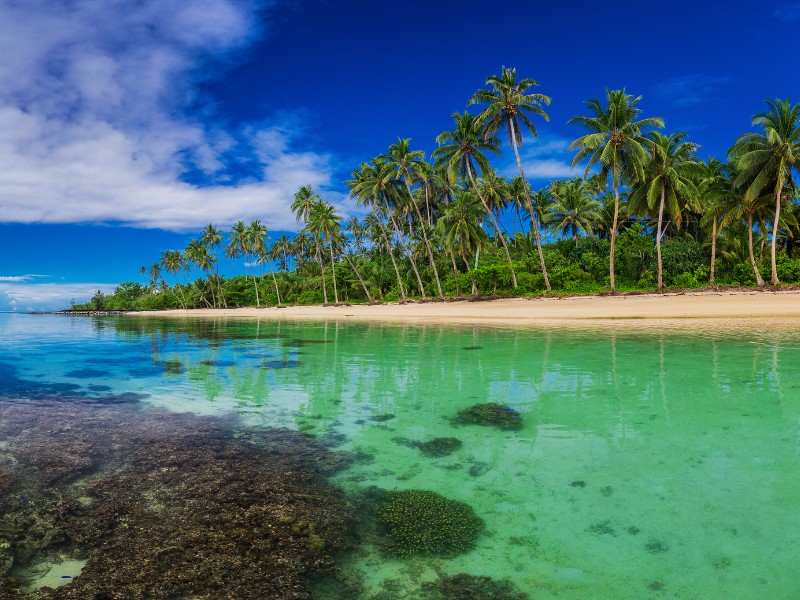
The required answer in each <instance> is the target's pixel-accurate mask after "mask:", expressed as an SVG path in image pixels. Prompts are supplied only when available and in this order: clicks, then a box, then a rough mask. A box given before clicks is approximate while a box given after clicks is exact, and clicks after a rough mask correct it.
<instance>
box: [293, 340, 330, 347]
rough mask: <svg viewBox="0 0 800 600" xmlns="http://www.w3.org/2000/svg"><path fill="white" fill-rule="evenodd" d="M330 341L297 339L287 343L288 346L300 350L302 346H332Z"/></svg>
mask: <svg viewBox="0 0 800 600" xmlns="http://www.w3.org/2000/svg"><path fill="white" fill-rule="evenodd" d="M330 343H331V342H330V340H307V339H300V338H295V339H293V340H289V341H288V342H286V345H287V346H295V347H297V348H299V347H300V346H313V345H315V344H330Z"/></svg>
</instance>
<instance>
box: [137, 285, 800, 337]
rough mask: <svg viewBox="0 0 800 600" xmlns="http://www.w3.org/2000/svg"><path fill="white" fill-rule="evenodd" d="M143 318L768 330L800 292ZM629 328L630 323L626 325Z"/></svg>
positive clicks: (792, 309) (793, 311)
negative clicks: (712, 326) (724, 326)
mask: <svg viewBox="0 0 800 600" xmlns="http://www.w3.org/2000/svg"><path fill="white" fill-rule="evenodd" d="M127 314H129V315H131V316H140V317H174V318H213V317H226V318H228V317H233V318H258V319H269V320H279V319H285V320H305V319H308V320H332V319H333V320H345V321H395V322H410V323H413V322H419V323H423V322H424V323H440V324H446V323H473V324H481V323H485V324H502V325H514V324H520V325H522V324H531V325H566V326H573V327H575V326H577V327H581V326H595V325H600V326H611V325H613V326H615V327H619V328H621V329H624V328H627V327H640V326H653V325H656V326H684V327H685V326H687V324H692V326H694V325H698V324H699V322H701V321H703V322H708V323H709V324H714V323H716V324H721V322H722V321H728V322H731V323H733V324H736V323H739V324H742V323H743V322H744V321H750V322H752V323H753V324H758V325H761V326H764V327H769V326H772V325H775V324H778V323H788V324H791V322H793V321H795V320H797V325H798V326H800V291H797V290H790V291H755V290H753V291H720V292H714V291H704V292H686V293H664V294H643V295H615V296H571V297H566V298H513V299H497V300H481V301H469V300H459V301H451V302H450V301H449V302H430V301H429V302H424V303H407V304H399V303H392V304H373V305H364V304H360V305H338V306H286V307H283V308H276V307H269V308H253V307H249V308H229V309H222V308H216V309H189V310H168V311H141V312H131V313H127ZM623 323H624V324H623Z"/></svg>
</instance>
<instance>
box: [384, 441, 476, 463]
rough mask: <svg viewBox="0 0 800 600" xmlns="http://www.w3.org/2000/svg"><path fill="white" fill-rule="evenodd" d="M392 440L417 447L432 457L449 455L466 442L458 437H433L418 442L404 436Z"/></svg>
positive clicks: (410, 446)
mask: <svg viewBox="0 0 800 600" xmlns="http://www.w3.org/2000/svg"><path fill="white" fill-rule="evenodd" d="M392 441H393V442H395V443H396V444H400V445H401V446H408V447H409V448H417V449H418V450H420V451H421V452H422V453H423V454H424V455H425V456H430V457H432V458H441V457H442V456H448V455H450V454H452V453H453V452H455V451H456V450H458V449H459V448H461V446H463V445H464V443H463V442H462V441H461V440H459V439H458V438H451V437H447V438H433V439H431V440H428V441H427V442H417V441H415V440H410V439H408V438H404V437H395V438H392Z"/></svg>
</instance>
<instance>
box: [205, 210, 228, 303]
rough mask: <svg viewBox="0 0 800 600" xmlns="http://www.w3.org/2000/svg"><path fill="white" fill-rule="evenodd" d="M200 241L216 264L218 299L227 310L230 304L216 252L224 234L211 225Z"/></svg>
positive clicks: (215, 275)
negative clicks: (220, 274) (220, 275)
mask: <svg viewBox="0 0 800 600" xmlns="http://www.w3.org/2000/svg"><path fill="white" fill-rule="evenodd" d="M200 241H201V243H202V244H204V245H205V246H206V247H207V248H208V249H209V251H210V252H211V260H212V262H213V264H214V280H215V282H216V285H217V297H218V298H219V299H220V302H222V304H223V306H225V308H227V307H228V303H227V302H226V300H225V293H224V292H223V291H222V282H221V281H220V277H219V263H218V262H217V252H216V250H217V248H219V247H220V245H221V244H222V232H221V231H220V230H219V229H217V227H216V226H215V225H213V224H211V223H209V224H208V225H206V227H205V229H203V233H202V235H201V237H200Z"/></svg>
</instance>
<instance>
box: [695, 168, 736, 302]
mask: <svg viewBox="0 0 800 600" xmlns="http://www.w3.org/2000/svg"><path fill="white" fill-rule="evenodd" d="M701 168H702V174H701V176H700V197H701V203H702V206H703V216H702V217H701V224H702V225H704V226H706V227H707V226H708V225H709V224H710V225H711V265H710V268H709V278H708V285H710V286H713V285H714V270H715V268H716V259H717V228H718V227H719V223H720V220H721V219H724V218H725V216H726V214H727V212H729V211H730V207H731V206H732V205H733V204H734V203H735V202H736V197H735V195H734V190H733V181H732V180H731V178H730V172H729V168H728V166H727V165H725V164H724V163H722V162H721V161H719V160H716V159H714V158H710V159H709V160H708V163H701Z"/></svg>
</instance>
